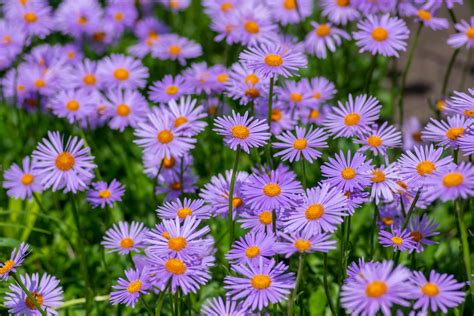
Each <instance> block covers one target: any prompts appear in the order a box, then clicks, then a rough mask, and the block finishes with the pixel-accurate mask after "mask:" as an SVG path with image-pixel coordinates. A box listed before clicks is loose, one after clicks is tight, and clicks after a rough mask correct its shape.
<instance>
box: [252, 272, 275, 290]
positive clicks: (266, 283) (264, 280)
mask: <svg viewBox="0 0 474 316" xmlns="http://www.w3.org/2000/svg"><path fill="white" fill-rule="evenodd" d="M250 283H251V284H252V286H253V287H254V288H255V289H257V290H263V289H268V288H269V287H270V285H271V284H272V279H270V277H269V276H268V275H266V274H256V275H255V276H254V277H253V278H252V280H251V281H250Z"/></svg>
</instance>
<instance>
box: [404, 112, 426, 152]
mask: <svg viewBox="0 0 474 316" xmlns="http://www.w3.org/2000/svg"><path fill="white" fill-rule="evenodd" d="M422 129H423V127H422V126H421V123H420V121H419V119H418V118H417V117H415V116H412V117H410V118H408V119H406V120H405V121H404V123H403V128H402V132H403V149H404V150H410V149H413V147H415V146H421V145H423V143H424V142H423V140H422V139H421V130H422Z"/></svg>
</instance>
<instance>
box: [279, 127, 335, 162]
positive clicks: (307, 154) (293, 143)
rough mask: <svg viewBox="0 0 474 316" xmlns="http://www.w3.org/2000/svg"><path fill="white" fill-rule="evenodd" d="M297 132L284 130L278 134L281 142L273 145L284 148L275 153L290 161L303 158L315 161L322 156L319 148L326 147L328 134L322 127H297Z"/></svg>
mask: <svg viewBox="0 0 474 316" xmlns="http://www.w3.org/2000/svg"><path fill="white" fill-rule="evenodd" d="M295 132H296V133H295V134H293V133H292V132H289V131H287V132H284V133H283V134H281V135H279V136H277V139H278V140H279V142H274V143H273V147H274V148H279V149H282V150H280V151H279V152H277V153H276V154H275V156H281V159H282V160H289V161H290V162H293V161H299V160H300V159H301V158H302V159H305V160H307V161H309V162H310V163H313V160H315V159H318V158H319V157H321V152H320V151H318V150H317V148H326V147H328V145H327V142H326V140H327V138H328V136H327V134H326V133H325V132H324V131H323V130H322V129H320V128H316V129H315V130H313V128H312V127H310V128H309V130H306V128H303V127H296V131H295Z"/></svg>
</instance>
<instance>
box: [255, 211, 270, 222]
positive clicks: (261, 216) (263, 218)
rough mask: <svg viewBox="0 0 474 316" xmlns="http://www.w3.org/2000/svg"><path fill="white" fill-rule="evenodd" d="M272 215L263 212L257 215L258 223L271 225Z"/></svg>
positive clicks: (268, 212)
mask: <svg viewBox="0 0 474 316" xmlns="http://www.w3.org/2000/svg"><path fill="white" fill-rule="evenodd" d="M272 220H273V215H272V212H270V211H263V212H262V213H260V214H258V221H259V222H260V224H263V225H269V224H271V223H272Z"/></svg>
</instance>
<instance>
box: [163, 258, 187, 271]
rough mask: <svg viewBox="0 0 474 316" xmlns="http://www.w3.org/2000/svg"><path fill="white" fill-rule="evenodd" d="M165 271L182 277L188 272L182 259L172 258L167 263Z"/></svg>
mask: <svg viewBox="0 0 474 316" xmlns="http://www.w3.org/2000/svg"><path fill="white" fill-rule="evenodd" d="M165 269H166V271H168V272H169V273H172V274H177V275H180V274H183V273H184V272H186V264H184V262H183V261H182V260H180V259H177V258H171V259H168V261H166V262H165Z"/></svg>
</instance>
